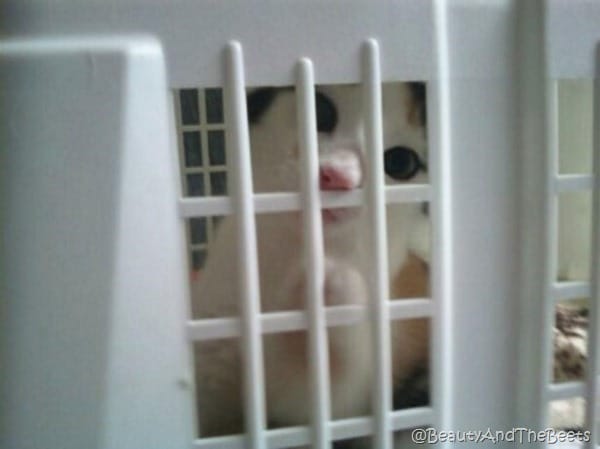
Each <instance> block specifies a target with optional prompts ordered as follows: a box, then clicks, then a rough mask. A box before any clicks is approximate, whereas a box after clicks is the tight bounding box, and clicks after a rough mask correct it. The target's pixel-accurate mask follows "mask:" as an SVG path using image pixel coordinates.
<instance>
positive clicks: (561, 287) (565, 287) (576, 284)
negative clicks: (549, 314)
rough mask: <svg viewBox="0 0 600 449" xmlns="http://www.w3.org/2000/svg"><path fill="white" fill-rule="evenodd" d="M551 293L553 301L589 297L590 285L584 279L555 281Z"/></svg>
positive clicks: (590, 292)
mask: <svg viewBox="0 0 600 449" xmlns="http://www.w3.org/2000/svg"><path fill="white" fill-rule="evenodd" d="M552 294H553V296H554V300H555V301H563V300H567V299H580V298H589V297H590V296H591V294H592V286H591V284H590V283H589V282H585V281H569V282H556V283H555V284H554V286H553V288H552Z"/></svg>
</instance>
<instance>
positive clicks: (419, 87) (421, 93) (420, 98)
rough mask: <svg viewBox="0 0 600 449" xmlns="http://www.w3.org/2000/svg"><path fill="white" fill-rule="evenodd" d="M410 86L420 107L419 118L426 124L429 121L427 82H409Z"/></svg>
mask: <svg viewBox="0 0 600 449" xmlns="http://www.w3.org/2000/svg"><path fill="white" fill-rule="evenodd" d="M408 87H409V88H410V92H411V93H412V96H413V99H414V100H415V103H417V106H418V108H419V120H420V121H421V123H422V124H423V125H425V124H426V123H427V92H426V91H427V89H426V88H425V83H417V82H413V83H408Z"/></svg>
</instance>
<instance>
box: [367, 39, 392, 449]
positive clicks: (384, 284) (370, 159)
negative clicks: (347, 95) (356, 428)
mask: <svg viewBox="0 0 600 449" xmlns="http://www.w3.org/2000/svg"><path fill="white" fill-rule="evenodd" d="M362 70H363V72H362V73H363V81H362V82H363V92H364V93H363V114H364V115H363V119H364V123H365V151H366V161H367V164H366V165H367V183H366V188H365V193H366V199H367V202H366V207H367V210H368V213H367V215H368V219H369V231H370V234H369V239H370V245H369V246H370V249H371V251H370V254H369V255H368V256H369V261H370V267H371V272H370V273H369V274H368V278H369V286H368V287H369V293H370V297H371V301H372V309H373V321H374V323H373V324H374V325H373V337H374V338H373V354H374V362H375V376H374V378H373V379H374V380H373V382H374V385H373V387H374V397H373V399H374V400H373V414H374V418H375V438H374V446H375V447H377V448H380V449H391V447H392V432H391V427H390V420H389V412H390V411H391V409H392V402H391V401H392V393H391V392H392V380H391V360H390V355H391V341H390V340H391V337H390V319H389V315H390V313H389V308H388V307H387V302H388V260H387V230H386V218H385V197H384V187H383V186H384V185H385V178H384V171H383V160H382V157H381V155H382V154H383V124H382V117H381V114H382V113H381V72H380V61H379V45H378V43H377V41H375V40H374V39H370V40H368V41H367V42H366V43H365V44H364V45H363V49H362Z"/></svg>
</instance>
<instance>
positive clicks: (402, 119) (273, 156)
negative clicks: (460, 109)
mask: <svg viewBox="0 0 600 449" xmlns="http://www.w3.org/2000/svg"><path fill="white" fill-rule="evenodd" d="M361 102H362V90H361V87H360V86H359V85H334V86H321V87H318V88H317V92H316V97H315V104H316V109H317V129H318V143H319V163H320V184H321V189H322V190H351V189H354V188H360V187H363V184H364V182H365V176H364V174H365V144H364V124H363V119H362V109H361ZM248 114H249V120H250V123H251V125H252V126H251V132H250V135H251V148H252V163H253V170H254V186H255V190H256V191H257V192H289V191H298V190H299V185H300V183H299V161H298V156H299V155H298V130H297V126H296V122H297V117H296V102H295V95H294V91H293V89H291V88H279V89H275V88H266V89H258V90H256V91H254V92H251V93H250V94H249V96H248ZM382 118H383V149H384V151H383V154H382V155H381V157H382V158H383V162H384V168H385V173H386V184H388V185H392V184H399V183H425V182H427V145H426V140H425V88H424V86H423V85H421V84H417V83H388V84H384V85H383V87H382ZM358 216H359V214H357V213H353V212H352V211H351V210H349V209H331V210H324V211H323V223H324V225H325V234H326V237H327V235H338V234H340V233H343V232H344V229H345V228H348V227H351V226H352V225H353V222H354V221H356V219H357V218H358ZM388 228H390V235H392V233H393V232H395V230H396V229H399V228H401V230H400V232H401V233H402V236H401V237H399V238H396V240H395V241H391V242H390V245H391V246H393V245H394V244H397V245H398V248H397V249H396V250H397V251H398V252H399V253H403V254H405V253H406V251H412V252H415V253H416V254H417V255H419V256H420V257H422V258H424V259H426V260H427V258H428V257H427V255H428V248H429V226H428V217H427V212H426V208H424V207H423V206H422V205H421V204H403V205H390V206H389V207H388ZM413 234H414V235H413ZM391 240H393V238H391Z"/></svg>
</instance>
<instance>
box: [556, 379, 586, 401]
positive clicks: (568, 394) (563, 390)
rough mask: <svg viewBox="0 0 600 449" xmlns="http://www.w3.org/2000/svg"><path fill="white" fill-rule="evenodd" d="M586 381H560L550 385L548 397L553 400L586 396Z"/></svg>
mask: <svg viewBox="0 0 600 449" xmlns="http://www.w3.org/2000/svg"><path fill="white" fill-rule="evenodd" d="M585 390H586V388H585V383H584V382H582V381H574V382H560V383H552V384H550V385H548V398H549V400H551V401H556V400H560V399H572V398H575V397H584V396H585Z"/></svg>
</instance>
